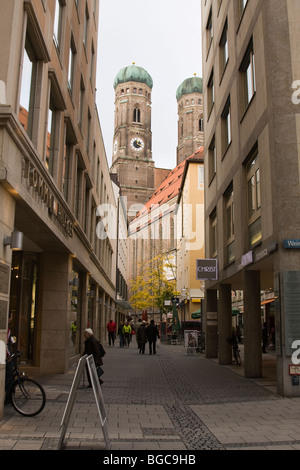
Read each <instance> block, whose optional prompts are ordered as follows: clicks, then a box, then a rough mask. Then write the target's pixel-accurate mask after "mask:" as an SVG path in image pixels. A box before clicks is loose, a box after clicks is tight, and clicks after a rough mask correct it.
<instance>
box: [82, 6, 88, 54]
mask: <svg viewBox="0 0 300 470" xmlns="http://www.w3.org/2000/svg"><path fill="white" fill-rule="evenodd" d="M88 24H89V11H88V6H87V3H86V5H85V15H84V25H83V45H84V47H85V48H86V46H87V38H88V30H89V28H88Z"/></svg>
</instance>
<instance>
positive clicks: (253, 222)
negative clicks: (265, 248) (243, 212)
mask: <svg viewBox="0 0 300 470" xmlns="http://www.w3.org/2000/svg"><path fill="white" fill-rule="evenodd" d="M246 173H247V193H248V194H247V196H248V197H247V199H248V227H249V241H250V248H252V247H253V246H255V245H256V244H257V243H259V242H260V241H261V238H262V232H261V192H260V168H259V154H258V149H257V147H256V148H255V149H254V150H253V151H252V153H251V157H250V159H248V163H247V164H246Z"/></svg>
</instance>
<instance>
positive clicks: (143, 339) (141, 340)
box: [137, 320, 147, 354]
mask: <svg viewBox="0 0 300 470" xmlns="http://www.w3.org/2000/svg"><path fill="white" fill-rule="evenodd" d="M137 336H138V338H137V339H138V344H139V351H140V354H145V346H146V343H147V332H146V322H145V320H143V321H142V323H141V326H140V327H139V329H138V330H137Z"/></svg>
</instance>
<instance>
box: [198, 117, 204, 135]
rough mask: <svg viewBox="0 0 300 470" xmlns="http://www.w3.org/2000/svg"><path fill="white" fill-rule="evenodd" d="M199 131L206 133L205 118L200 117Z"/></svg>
mask: <svg viewBox="0 0 300 470" xmlns="http://www.w3.org/2000/svg"><path fill="white" fill-rule="evenodd" d="M198 130H199V132H203V131H204V126H203V116H201V117H200V119H199V122H198Z"/></svg>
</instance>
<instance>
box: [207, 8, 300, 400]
mask: <svg viewBox="0 0 300 470" xmlns="http://www.w3.org/2000/svg"><path fill="white" fill-rule="evenodd" d="M299 26H300V17H299V5H298V3H297V2H294V1H289V0H285V1H282V0H264V1H259V0H221V1H220V0H219V1H213V0H204V1H202V47H203V97H204V103H205V106H204V126H205V170H206V171H205V221H206V224H205V226H206V258H212V259H215V260H216V261H217V263H218V279H217V280H209V281H206V311H207V319H206V333H207V334H206V339H207V354H208V355H210V356H216V355H217V350H218V355H219V361H220V363H222V364H226V363H231V360H232V352H231V347H230V345H228V343H227V341H226V340H227V338H228V337H230V336H231V328H232V296H233V294H234V293H235V292H242V293H243V307H242V310H241V313H242V314H243V315H242V318H243V324H242V327H243V336H244V348H245V375H246V376H247V377H260V376H261V375H262V347H261V335H262V332H261V328H262V322H263V321H266V322H267V323H268V326H269V328H270V330H272V329H274V330H275V333H276V334H275V348H276V349H275V351H276V354H277V384H278V391H279V393H281V394H283V395H300V387H299V385H298V384H299V382H298V380H295V377H293V376H292V375H290V374H291V373H292V371H291V368H290V365H291V364H292V358H291V354H292V352H293V342H294V341H295V340H298V339H300V320H299V318H300V317H299V309H300V269H299V267H300V251H299V247H300V243H299V234H300V218H299V213H300V197H299V188H300V173H299V168H300V157H299V155H300V151H299V148H300V147H299V141H300V121H299V113H300V106H299V100H298V99H297V96H298V94H299V93H297V83H299V82H297V80H298V79H299V77H300V61H299V47H298V46H299V33H298V31H299ZM298 88H299V86H298ZM262 291H264V292H268V293H272V295H269V296H268V297H267V300H266V297H264V299H265V300H264V301H263V302H262V297H261V292H262ZM266 306H267V307H268V310H266ZM217 338H219V340H218V339H217ZM296 372H297V371H296ZM296 378H297V377H296Z"/></svg>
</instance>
